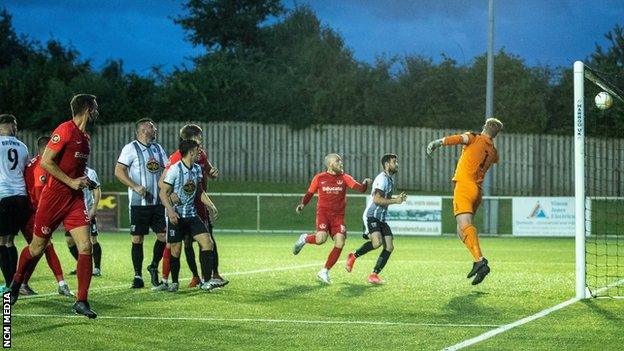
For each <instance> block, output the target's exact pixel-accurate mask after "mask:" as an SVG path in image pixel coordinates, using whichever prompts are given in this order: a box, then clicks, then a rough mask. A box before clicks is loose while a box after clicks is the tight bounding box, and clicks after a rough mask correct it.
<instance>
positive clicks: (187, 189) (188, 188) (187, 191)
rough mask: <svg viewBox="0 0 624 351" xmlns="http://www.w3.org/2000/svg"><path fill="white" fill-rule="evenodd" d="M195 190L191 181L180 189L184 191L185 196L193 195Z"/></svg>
mask: <svg viewBox="0 0 624 351" xmlns="http://www.w3.org/2000/svg"><path fill="white" fill-rule="evenodd" d="M195 188H196V186H195V183H194V182H192V181H188V182H187V183H186V184H184V186H183V187H182V191H184V193H185V194H186V195H193V193H194V192H195Z"/></svg>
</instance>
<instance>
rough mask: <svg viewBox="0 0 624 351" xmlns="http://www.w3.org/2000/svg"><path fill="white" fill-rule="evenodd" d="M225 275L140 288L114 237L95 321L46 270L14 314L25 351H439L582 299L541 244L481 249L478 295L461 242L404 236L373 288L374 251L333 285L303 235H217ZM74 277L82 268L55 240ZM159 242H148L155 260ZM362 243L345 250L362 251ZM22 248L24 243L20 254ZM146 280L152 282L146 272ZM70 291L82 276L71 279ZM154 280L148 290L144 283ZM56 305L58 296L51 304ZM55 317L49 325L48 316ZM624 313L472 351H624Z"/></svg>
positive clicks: (582, 315) (552, 319) (590, 306)
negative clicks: (213, 284)
mask: <svg viewBox="0 0 624 351" xmlns="http://www.w3.org/2000/svg"><path fill="white" fill-rule="evenodd" d="M216 235H217V242H218V246H219V252H220V261H221V266H220V270H221V271H222V272H223V275H224V276H226V277H227V278H229V279H230V280H231V283H230V285H228V286H227V287H225V288H224V289H222V290H221V291H218V292H214V293H206V292H203V291H199V290H196V289H192V290H191V289H187V288H186V283H187V282H188V277H189V274H188V269H187V267H186V264H185V262H184V260H182V270H181V277H182V278H183V279H184V278H186V280H183V281H182V285H183V286H184V288H183V289H181V290H180V291H179V292H178V293H175V294H172V293H166V292H159V293H154V292H151V291H150V290H149V289H147V288H146V289H140V290H131V289H129V286H130V283H131V278H132V264H131V261H130V238H129V237H128V235H127V234H113V233H103V234H101V235H100V242H101V245H102V249H103V264H102V269H103V276H102V277H99V278H98V277H94V278H93V280H92V285H91V287H92V291H91V293H90V300H91V305H92V307H93V309H94V310H95V311H96V312H98V313H99V317H98V319H96V320H88V319H86V318H84V317H74V316H73V315H72V313H71V311H70V307H71V303H72V301H71V299H68V298H65V297H61V296H58V295H55V291H56V290H55V286H54V279H53V277H52V275H51V273H50V271H49V269H48V267H47V265H46V264H45V261H44V260H42V262H40V264H39V266H38V267H37V271H36V272H35V274H34V275H33V278H32V280H31V286H32V287H33V288H34V289H35V290H37V291H38V292H39V293H40V294H41V296H39V297H36V298H22V299H20V301H19V302H18V303H17V305H15V306H13V314H14V316H13V325H12V327H13V347H14V348H15V349H17V350H54V349H57V350H65V349H93V350H102V349H106V350H156V349H157V350H163V349H182V348H183V349H187V350H195V349H206V348H209V349H216V350H243V349H254V350H322V349H326V350H327V349H331V350H362V349H377V348H382V349H385V350H440V349H442V348H444V347H446V346H450V345H453V344H455V343H458V342H461V341H463V340H465V339H469V338H472V337H475V336H477V335H479V334H481V333H484V332H486V331H488V330H491V329H494V328H495V326H497V325H502V324H506V323H511V322H514V321H516V320H518V319H521V318H523V317H526V316H529V315H532V314H534V313H536V312H538V311H541V310H543V309H546V308H548V307H551V306H554V305H556V304H558V303H560V302H563V301H565V300H568V299H569V298H570V297H572V296H573V294H574V241H573V240H572V239H543V238H483V239H482V240H481V243H482V247H483V249H484V253H485V254H486V255H487V257H488V259H489V260H490V263H491V267H492V273H491V274H490V276H488V277H487V278H486V280H485V281H484V282H483V283H482V284H481V285H479V286H476V287H474V286H471V285H470V283H469V280H467V279H465V274H466V273H467V271H468V270H469V268H470V266H471V264H470V256H469V254H468V252H467V250H466V249H465V247H464V246H463V245H462V244H461V243H460V242H459V241H458V240H457V239H456V238H452V237H437V238H428V237H397V238H396V240H395V247H396V249H395V252H394V253H393V254H392V257H391V258H390V261H389V263H388V265H387V266H386V269H385V270H384V272H382V277H383V278H384V279H386V280H387V284H386V285H383V286H372V285H369V284H368V283H367V282H366V276H367V274H368V273H369V272H370V270H371V268H372V267H373V266H374V264H375V260H376V258H377V253H376V252H372V253H369V254H368V255H367V256H364V257H362V258H360V259H358V261H357V262H356V265H355V268H354V271H353V272H352V273H346V272H345V270H344V268H343V261H339V263H338V264H337V265H336V267H335V268H334V270H332V271H331V277H332V279H333V284H332V285H330V286H326V285H322V284H321V283H319V282H317V281H316V279H315V274H316V271H317V270H318V269H319V268H321V267H322V265H323V262H324V260H325V258H326V256H327V253H328V252H329V250H330V246H329V243H327V244H325V245H324V246H321V247H313V246H310V245H306V247H304V249H303V251H302V252H301V253H300V254H299V255H298V256H293V255H292V253H291V247H292V244H293V242H294V241H295V239H296V236H295V235H275V234H272V235H245V234H224V233H219V232H218V231H217V233H216ZM55 236H56V238H57V241H58V243H57V244H56V245H55V246H56V248H57V252H58V253H59V256H60V258H61V261H62V263H63V268H64V270H65V271H66V272H68V271H69V270H71V269H72V268H73V267H74V264H75V263H74V261H73V258H71V256H70V255H69V253H68V251H67V249H66V247H65V245H64V244H63V243H62V242H61V241H60V240H59V239H61V234H59V233H57V234H56V235H55ZM153 240H154V239H153V235H152V236H150V237H149V238H148V239H147V240H146V243H147V244H146V246H145V257H146V259H145V262H144V266H146V265H147V264H148V260H149V259H150V258H151V246H152V243H153ZM362 242H363V240H362V239H360V238H359V237H358V236H357V235H352V236H351V237H350V238H349V239H348V240H347V245H346V249H345V251H344V252H343V255H342V258H344V257H345V256H346V252H347V251H352V250H353V249H355V248H357V247H358V246H359V245H360V244H361V243H362ZM22 245H23V242H22V241H21V240H20V241H18V246H19V247H21V246H22ZM144 275H145V276H146V278H147V277H148V275H147V272H145V273H144ZM67 278H68V282H69V284H70V286H71V287H72V289H74V290H75V288H76V280H75V277H73V276H70V277H67ZM146 280H147V279H146ZM46 294H50V295H47V296H44V295H46ZM37 315H44V316H37ZM622 325H624V301H623V300H617V299H599V300H596V299H595V300H589V301H586V302H577V303H575V304H573V305H571V306H569V307H567V308H565V309H563V310H560V311H557V312H554V313H552V314H550V315H548V316H546V317H544V318H542V319H539V320H536V321H534V322H531V323H528V324H526V325H523V326H520V327H518V328H515V329H512V330H510V331H508V332H506V333H503V334H501V335H498V336H496V337H494V338H492V339H489V340H486V341H483V342H481V343H478V344H476V345H474V346H472V348H471V349H475V350H480V349H486V350H552V349H568V350H592V349H595V350H598V349H599V350H615V349H620V347H621V345H622V344H623V343H624V334H623V333H621V326H622Z"/></svg>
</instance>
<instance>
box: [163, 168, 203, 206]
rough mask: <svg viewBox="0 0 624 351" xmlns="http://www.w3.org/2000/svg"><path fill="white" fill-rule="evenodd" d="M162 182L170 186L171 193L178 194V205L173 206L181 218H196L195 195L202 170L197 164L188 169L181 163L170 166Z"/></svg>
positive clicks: (200, 180)
mask: <svg viewBox="0 0 624 351" xmlns="http://www.w3.org/2000/svg"><path fill="white" fill-rule="evenodd" d="M164 182H165V183H166V184H169V185H171V187H172V188H173V192H174V193H176V194H178V197H179V198H180V204H179V205H176V206H175V210H176V212H177V213H178V214H179V215H180V217H182V218H188V217H194V216H197V210H196V208H195V195H196V193H197V191H198V189H199V186H200V184H201V182H202V170H201V167H199V165H198V164H197V163H193V165H192V166H191V167H190V168H189V167H187V166H186V165H185V164H184V162H183V161H178V162H176V163H174V164H172V165H171V166H170V167H169V170H168V171H167V174H166V175H165V179H164Z"/></svg>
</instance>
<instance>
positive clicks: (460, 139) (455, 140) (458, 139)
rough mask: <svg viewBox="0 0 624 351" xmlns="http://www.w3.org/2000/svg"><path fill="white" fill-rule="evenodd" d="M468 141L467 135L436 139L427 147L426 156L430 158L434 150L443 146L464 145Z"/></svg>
mask: <svg viewBox="0 0 624 351" xmlns="http://www.w3.org/2000/svg"><path fill="white" fill-rule="evenodd" d="M468 141H470V137H469V136H468V134H458V135H451V136H447V137H444V138H442V139H436V140H434V141H432V142H430V143H429V145H427V155H429V156H431V154H432V153H433V152H434V151H435V149H437V148H439V147H440V146H443V145H460V144H461V145H466V144H468Z"/></svg>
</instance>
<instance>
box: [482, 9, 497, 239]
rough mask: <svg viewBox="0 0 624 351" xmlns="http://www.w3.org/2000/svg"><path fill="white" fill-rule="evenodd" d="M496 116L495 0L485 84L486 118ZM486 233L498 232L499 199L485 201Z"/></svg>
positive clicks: (487, 185) (486, 188) (488, 189)
mask: <svg viewBox="0 0 624 351" xmlns="http://www.w3.org/2000/svg"><path fill="white" fill-rule="evenodd" d="M492 116H494V0H489V5H488V51H487V80H486V86H485V118H486V119H488V118H490V117H492ZM495 171H496V165H495V164H494V165H492V171H491V172H489V173H488V174H487V175H486V176H485V181H484V182H483V195H484V196H490V195H492V177H493V173H494V172H495ZM483 210H484V220H483V221H484V223H483V229H484V233H489V234H498V200H495V199H491V200H487V201H485V202H484V206H483Z"/></svg>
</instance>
